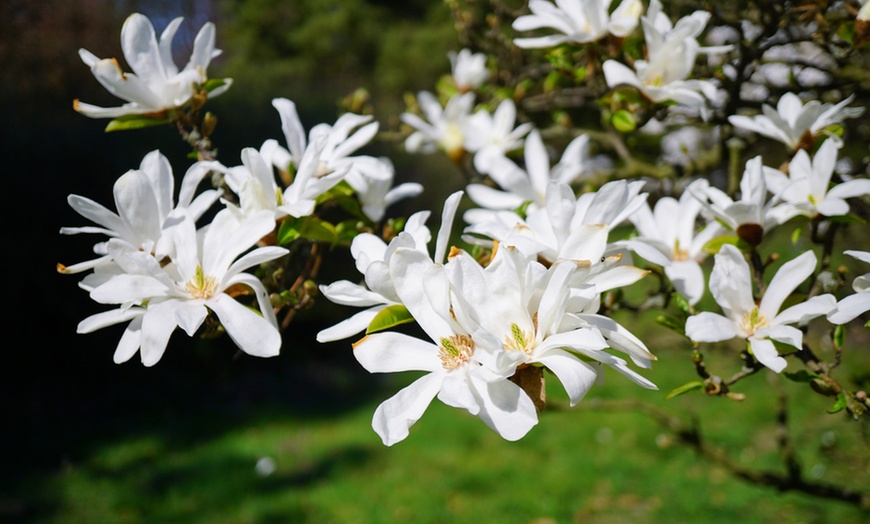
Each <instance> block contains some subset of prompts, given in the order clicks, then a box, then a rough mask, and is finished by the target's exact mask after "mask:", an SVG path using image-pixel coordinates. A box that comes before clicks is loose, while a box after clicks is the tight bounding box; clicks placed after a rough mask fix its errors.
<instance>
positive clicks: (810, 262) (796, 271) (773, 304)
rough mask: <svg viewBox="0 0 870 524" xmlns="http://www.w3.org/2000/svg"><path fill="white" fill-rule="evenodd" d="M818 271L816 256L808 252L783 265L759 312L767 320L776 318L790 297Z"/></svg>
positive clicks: (763, 298) (759, 307)
mask: <svg viewBox="0 0 870 524" xmlns="http://www.w3.org/2000/svg"><path fill="white" fill-rule="evenodd" d="M815 269H816V255H815V253H813V252H812V251H807V252H805V253H803V254H801V255H800V256H798V257H796V258H794V259H792V260H789V261H788V262H786V263H785V264H783V265H782V266H781V267H780V268H779V269H778V270H777V272H776V275H774V276H773V280H771V281H770V284H769V285H768V286H767V289H766V290H765V291H764V296H763V297H762V298H761V304H759V306H758V311H759V312H760V313H761V314H763V315H764V316H766V317H767V318H773V317H776V315H777V313H778V312H779V308H780V306H782V303H783V301H785V299H786V298H788V296H789V295H791V294H792V292H793V291H794V290H795V289H796V288H797V287H798V286H799V285H800V284H801V282H803V281H804V280H806V279H807V277H809V276H810V275H811V274H812V272H813V271H814V270H815Z"/></svg>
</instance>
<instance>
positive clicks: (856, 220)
mask: <svg viewBox="0 0 870 524" xmlns="http://www.w3.org/2000/svg"><path fill="white" fill-rule="evenodd" d="M828 219H829V220H831V221H832V222H838V223H840V224H866V223H867V221H866V220H864V219H863V218H861V217H859V216H858V215H855V214H853V213H849V214H848V215H837V216H833V217H828Z"/></svg>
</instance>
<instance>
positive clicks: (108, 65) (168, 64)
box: [73, 13, 232, 118]
mask: <svg viewBox="0 0 870 524" xmlns="http://www.w3.org/2000/svg"><path fill="white" fill-rule="evenodd" d="M181 22H182V18H176V19H174V20H173V21H172V22H170V23H169V25H168V26H167V27H166V29H165V30H164V31H163V34H161V35H160V41H159V42H158V41H157V36H156V34H155V32H154V26H152V25H151V21H150V20H148V18H147V17H146V16H144V15H141V14H138V13H136V14H133V15H130V17H128V18H127V20H126V21H125V22H124V26H123V28H122V29H121V50H122V51H123V53H124V58H125V59H126V60H127V64H129V66H130V68H131V69H133V73H125V72H124V71H123V70H122V69H121V67H120V65H119V64H118V61H117V60H115V59H114V58H105V59H102V60H101V59H99V58H97V57H96V56H94V54H93V53H91V52H90V51H87V50H85V49H79V56H81V59H82V61H83V62H84V63H85V64H86V65H87V66H88V67H90V68H91V72H92V73H93V74H94V77H96V79H97V80H98V81H99V82H100V83H101V84H102V85H103V87H105V88H106V89H108V90H109V92H110V93H112V94H113V95H115V96H117V97H118V98H121V99H123V100H126V101H127V102H128V103H126V104H124V105H122V106H120V107H112V108H104V107H97V106H94V105H91V104H85V103H83V102H79V101H78V100H75V101H74V102H73V108H75V110H76V111H78V112H80V113H82V114H83V115H85V116H89V117H92V118H117V117H120V116H124V115H142V114H150V113H161V112H162V111H165V110H168V109H175V108H179V107H182V106H184V105H185V104H187V103H188V102H189V101H190V99H191V97H193V95H194V94H195V93H197V92H198V91H199V89H200V88H201V87H202V85H203V84H205V82H206V80H208V77H207V76H206V69H207V68H208V65H209V63H210V62H211V60H212V59H213V58H214V57H216V56H218V55H219V54H220V50H218V49H215V47H214V45H215V28H214V24H212V23H211V22H209V23H207V24H205V25H204V26H202V29H200V30H199V33H198V34H197V35H196V39H195V40H194V42H193V52H192V53H191V56H190V62H188V64H187V65H186V66H185V67H184V69H182V70H181V71H179V70H178V66H176V65H175V62H174V61H173V60H172V39H173V38H174V37H175V33H176V31H178V27H179V25H181ZM231 83H232V80H231V79H229V78H225V79H224V84H223V85H222V86H220V87H217V88H216V89H213V90H211V91H210V92H209V93H208V96H209V97H215V96H218V95H219V94H221V93H223V92H224V91H226V90H227V89H228V88H229V87H230V84H231Z"/></svg>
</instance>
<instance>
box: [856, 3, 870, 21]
mask: <svg viewBox="0 0 870 524" xmlns="http://www.w3.org/2000/svg"><path fill="white" fill-rule="evenodd" d="M855 19H856V20H858V21H861V22H867V21H870V2H868V1H867V0H863V1H862V2H861V9H859V10H858V15H857V16H856V17H855Z"/></svg>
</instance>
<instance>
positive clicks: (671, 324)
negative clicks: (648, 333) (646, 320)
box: [656, 315, 686, 335]
mask: <svg viewBox="0 0 870 524" xmlns="http://www.w3.org/2000/svg"><path fill="white" fill-rule="evenodd" d="M656 322H658V323H659V324H661V325H663V326H665V327H666V328H668V329H672V330H673V331H676V332H677V333H679V334H681V335H685V334H686V324H685V322H683V321H681V320H679V319H676V318H674V317H672V316H669V315H659V316H657V317H656Z"/></svg>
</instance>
